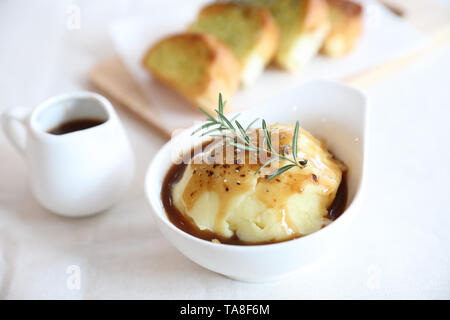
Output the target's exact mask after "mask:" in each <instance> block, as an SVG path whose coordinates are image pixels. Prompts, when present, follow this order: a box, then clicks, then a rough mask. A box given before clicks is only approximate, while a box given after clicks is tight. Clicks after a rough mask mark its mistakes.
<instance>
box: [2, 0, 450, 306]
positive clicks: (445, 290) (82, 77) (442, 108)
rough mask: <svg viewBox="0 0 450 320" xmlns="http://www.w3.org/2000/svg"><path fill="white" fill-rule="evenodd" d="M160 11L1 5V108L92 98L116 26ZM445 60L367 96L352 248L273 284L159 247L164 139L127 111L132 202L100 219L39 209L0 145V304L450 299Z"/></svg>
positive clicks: (420, 66) (127, 199)
mask: <svg viewBox="0 0 450 320" xmlns="http://www.w3.org/2000/svg"><path fill="white" fill-rule="evenodd" d="M171 1H172V2H174V3H175V1H174V0H171ZM157 2H158V1H146V0H142V1H135V0H133V1H88V0H85V1H68V0H67V1H39V2H32V1H16V0H10V1H5V0H4V1H1V2H0V111H1V110H3V109H5V108H6V107H11V106H15V105H24V106H27V107H30V108H31V107H33V106H35V105H37V104H38V103H39V102H41V101H42V100H43V99H45V98H46V97H48V96H51V95H54V94H57V93H61V92H65V91H70V90H74V89H89V88H90V87H89V85H88V84H87V80H86V72H87V71H88V70H89V68H90V67H91V66H92V65H93V64H94V63H95V62H97V61H99V59H102V58H104V57H108V56H110V55H111V54H113V47H112V44H111V42H110V40H109V38H108V33H107V26H108V24H109V22H111V21H113V20H115V19H118V18H123V17H125V16H127V15H130V14H135V13H142V12H143V11H144V10H147V11H148V12H149V14H150V15H151V12H152V10H154V9H153V8H154V6H155V5H156V3H157ZM74 3H75V7H74V5H73V4H74ZM177 3H180V2H179V1H177ZM183 3H185V2H183ZM74 9H75V10H78V9H79V10H80V18H81V19H80V25H79V26H80V28H79V29H78V28H76V27H75V28H74V24H73V23H72V22H73V21H72V22H70V21H69V22H70V23H68V18H69V17H70V16H71V14H72V13H73V10H74ZM75 26H76V24H75ZM449 56H450V44H447V45H444V46H442V47H441V48H440V49H439V50H437V51H435V52H434V53H432V54H429V55H427V56H426V57H423V58H421V59H420V60H418V61H417V62H416V63H415V64H414V65H411V66H410V67H408V68H406V69H403V70H401V71H400V72H397V73H395V74H393V75H392V76H391V77H389V78H388V79H385V80H383V81H382V82H379V83H377V84H375V85H372V86H371V87H370V88H368V89H367V90H366V92H367V94H368V96H369V98H370V99H371V107H372V108H371V111H370V125H371V130H370V141H369V142H370V159H369V166H370V168H369V170H368V176H367V190H366V196H365V201H364V204H363V207H362V211H361V214H360V215H359V217H358V218H357V220H356V222H355V225H354V228H355V233H354V237H353V238H352V239H351V240H350V241H349V242H348V243H346V246H345V247H342V248H336V250H334V251H333V252H332V253H330V254H329V255H326V256H324V257H323V258H322V259H321V260H319V261H317V262H316V263H314V264H312V265H310V266H308V267H307V268H305V269H302V270H300V272H298V274H297V275H295V276H294V277H292V278H289V279H287V280H282V281H279V282H274V283H266V284H247V283H240V282H236V281H232V280H229V279H227V278H224V277H222V276H220V275H217V274H215V273H212V272H210V271H208V270H205V269H203V268H201V267H199V266H197V265H195V264H194V263H192V262H191V261H189V260H188V259H186V258H185V257H184V256H183V255H181V254H180V253H179V252H177V251H176V250H175V249H174V248H173V247H172V246H171V245H170V244H169V243H168V241H166V240H165V239H164V238H163V237H162V236H161V234H160V233H159V231H158V230H157V229H156V227H155V225H154V223H153V221H152V218H151V216H150V213H149V209H148V207H147V204H146V201H145V197H144V191H143V182H144V173H145V170H146V166H147V164H148V162H149V161H150V160H151V159H152V157H153V156H154V154H155V152H156V151H157V150H158V149H159V148H160V147H161V146H162V144H163V143H164V141H163V140H162V139H161V138H160V137H158V136H157V135H156V134H155V133H153V132H152V131H151V130H150V129H148V128H147V127H146V126H145V125H144V124H143V123H141V122H140V121H139V120H137V119H135V118H134V117H132V116H130V115H128V114H127V113H125V112H123V111H122V110H120V109H119V108H117V110H118V111H119V115H120V116H121V119H122V121H123V122H124V124H125V126H126V129H127V131H128V134H129V137H130V140H131V142H132V144H133V147H134V150H135V153H136V161H137V172H136V176H135V178H134V181H133V184H132V186H131V188H130V189H129V190H128V192H127V193H126V195H125V196H124V199H123V201H121V202H120V203H119V204H118V205H117V206H115V207H114V208H113V209H111V210H109V211H107V212H105V213H103V214H101V215H98V216H94V217H91V218H85V219H68V218H62V217H58V216H56V215H53V214H51V213H49V212H47V211H46V210H44V209H42V208H41V207H40V206H39V204H38V203H36V201H35V200H34V199H33V198H32V196H31V194H30V190H29V187H28V182H27V168H26V166H25V163H24V161H23V160H22V159H21V158H20V156H19V155H18V154H17V153H15V152H14V150H13V149H12V147H11V146H10V145H9V144H8V143H7V141H6V139H5V137H4V136H3V135H1V134H0V298H9V299H13V298H19V299H23V298H63V299H64V298H91V299H92V298H100V299H104V298H138V299H140V298H184V299H196V298H216V299H221V298H224V299H233V298H248V299H265V298H274V299H278V298H286V299H299V298H363V299H364V298H447V299H448V298H450V254H449V253H450V232H449V230H450V197H449V194H450V192H449V191H450V128H449V120H450V105H449V103H450V102H449V101H450V90H449V84H450V59H449ZM330 245H332V244H330ZM268 258H270V257H268ZM77 280H79V281H77Z"/></svg>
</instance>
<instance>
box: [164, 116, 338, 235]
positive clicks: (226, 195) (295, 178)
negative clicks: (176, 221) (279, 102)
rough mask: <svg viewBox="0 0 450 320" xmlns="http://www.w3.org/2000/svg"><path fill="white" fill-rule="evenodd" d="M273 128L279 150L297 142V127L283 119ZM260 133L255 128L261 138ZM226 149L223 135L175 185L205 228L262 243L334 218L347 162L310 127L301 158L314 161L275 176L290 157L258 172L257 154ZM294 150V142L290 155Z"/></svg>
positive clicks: (302, 135)
mask: <svg viewBox="0 0 450 320" xmlns="http://www.w3.org/2000/svg"><path fill="white" fill-rule="evenodd" d="M268 129H269V130H271V132H272V139H274V141H276V137H279V139H278V140H279V143H278V144H276V148H278V149H279V150H281V149H282V148H283V147H284V146H285V145H287V144H290V143H291V141H292V135H293V131H294V126H291V125H280V124H277V125H273V126H270V127H269V128H268ZM259 135H260V132H259V131H255V135H254V136H255V139H256V140H255V141H257V140H258V136H259ZM259 139H261V137H259ZM226 148H227V146H226V145H224V142H223V141H222V140H216V141H214V142H213V143H211V144H210V145H208V147H207V148H206V150H204V151H203V152H202V153H201V154H197V155H196V156H195V157H194V158H193V159H191V161H190V163H189V164H188V165H187V167H186V170H185V171H184V173H183V175H182V177H181V179H180V180H179V182H178V183H177V184H175V185H174V187H173V190H172V198H173V203H174V205H175V207H176V208H177V209H178V210H179V211H180V212H181V213H182V214H184V215H185V216H187V217H189V218H190V219H191V220H192V221H193V222H194V224H195V225H196V226H197V227H198V228H199V229H200V230H209V231H211V232H214V233H215V234H217V235H219V236H220V237H224V238H231V237H233V236H237V237H238V238H239V240H241V241H244V242H249V243H259V242H270V241H282V240H287V239H291V238H295V237H299V236H302V235H306V234H309V233H312V232H314V231H317V230H319V229H320V228H322V227H323V226H325V225H327V224H328V223H329V222H330V220H329V219H328V218H327V215H328V207H329V206H330V205H331V203H332V202H333V200H334V198H335V195H336V192H337V190H338V187H339V184H340V183H341V179H342V172H343V170H345V166H344V165H343V164H342V163H341V162H339V161H338V160H336V159H335V158H333V156H332V155H331V154H330V153H329V152H328V151H327V149H326V147H325V145H324V144H323V143H322V142H321V141H320V140H318V139H316V138H315V137H313V136H312V135H311V134H310V133H309V132H307V131H306V130H303V129H300V131H299V137H298V158H299V159H305V160H308V163H307V165H306V167H305V168H303V169H302V168H299V167H294V168H292V169H290V170H288V171H286V172H285V173H283V174H281V175H279V176H277V177H276V178H274V179H272V180H267V175H269V174H271V173H272V172H274V171H275V170H276V169H277V168H279V167H280V166H283V165H285V164H287V163H286V160H284V161H282V162H281V163H280V162H278V161H276V162H273V163H272V164H271V165H270V166H267V167H266V168H264V170H262V171H260V172H259V173H257V174H255V172H256V170H257V169H258V168H259V167H260V165H261V163H258V162H255V161H253V162H252V159H253V160H255V159H257V158H254V157H255V155H254V154H252V153H251V152H248V151H245V152H243V151H242V150H238V151H237V152H236V150H235V152H233V151H232V152H227V153H225V152H224V150H226ZM231 148H232V147H231ZM228 150H229V148H228ZM231 150H233V148H232V149H231ZM291 150H292V149H291V147H290V146H289V147H288V148H287V151H288V154H291ZM230 154H231V157H230ZM225 158H226V160H227V161H225V163H224V164H220V163H223V160H224V159H225ZM219 160H222V161H219Z"/></svg>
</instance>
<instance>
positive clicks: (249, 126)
mask: <svg viewBox="0 0 450 320" xmlns="http://www.w3.org/2000/svg"><path fill="white" fill-rule="evenodd" d="M258 120H259V118H256V119H255V120H253V121H252V122H250V124H249V125H248V126H247V129H245V132H247V131H248V130H249V129H250V128H251V127H252V125H254V124H255V122H256V121H258Z"/></svg>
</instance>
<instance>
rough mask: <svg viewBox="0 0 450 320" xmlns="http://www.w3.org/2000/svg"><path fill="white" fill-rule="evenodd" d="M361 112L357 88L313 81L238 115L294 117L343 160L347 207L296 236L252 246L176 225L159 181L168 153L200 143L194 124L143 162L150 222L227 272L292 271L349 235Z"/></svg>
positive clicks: (258, 277)
mask: <svg viewBox="0 0 450 320" xmlns="http://www.w3.org/2000/svg"><path fill="white" fill-rule="evenodd" d="M367 113H368V112H367V101H366V98H365V96H364V95H363V94H362V93H361V92H360V91H358V90H356V89H353V88H351V87H348V86H345V85H342V84H338V83H334V82H327V81H313V82H309V83H307V84H305V85H303V86H301V87H299V88H296V89H294V90H290V91H288V92H286V93H285V94H282V95H280V96H278V97H276V98H274V99H271V100H270V101H267V103H264V105H262V106H255V107H254V108H253V109H251V110H248V111H245V112H244V113H243V114H242V115H241V116H240V117H239V119H240V121H241V122H242V123H243V124H246V123H248V122H249V121H251V120H253V119H254V118H257V117H259V118H264V119H265V120H266V121H267V122H268V123H269V124H273V123H276V122H279V123H295V121H296V120H299V121H300V125H301V126H302V127H304V128H305V129H307V130H309V131H310V132H311V133H312V134H314V135H315V136H317V137H319V138H321V139H324V140H325V141H326V144H327V146H328V148H329V149H330V150H331V151H332V152H333V153H334V154H335V155H336V156H337V157H338V158H339V159H341V160H343V161H344V162H345V163H346V164H347V165H348V167H349V172H348V175H347V182H348V199H347V208H346V210H345V211H344V213H343V214H342V215H341V216H340V217H339V218H338V219H337V220H336V221H334V222H333V223H331V224H330V225H329V226H327V227H325V228H323V229H321V230H319V231H317V232H315V233H312V234H310V235H307V236H304V237H302V238H298V239H294V240H290V241H285V242H281V243H275V244H267V245H253V246H238V245H227V244H217V243H212V242H209V241H205V240H202V239H199V238H196V237H194V236H191V235H190V234H187V233H185V232H184V231H182V230H180V229H178V228H177V227H176V226H174V225H173V224H172V223H171V222H170V220H169V219H168V217H167V215H166V212H165V210H164V207H163V204H162V201H161V186H162V182H163V180H164V177H165V175H166V173H167V170H168V169H169V168H170V166H171V165H172V162H171V159H173V158H174V157H175V156H176V155H177V154H179V153H180V152H182V151H187V150H189V149H191V148H192V146H193V145H195V144H198V143H200V140H199V139H198V140H195V139H194V140H193V139H192V137H190V134H191V132H192V130H193V129H194V128H195V127H192V128H189V129H187V130H186V131H184V132H183V133H181V134H180V135H177V136H176V137H175V138H173V139H171V141H169V142H168V143H167V144H166V145H164V146H163V147H162V149H161V150H160V151H159V152H158V154H157V155H156V156H155V158H154V159H153V161H152V162H151V164H150V166H149V168H148V171H147V176H146V181H145V188H146V194H147V198H148V201H149V203H150V206H151V208H152V213H153V216H154V218H155V221H156V224H157V225H158V227H159V229H160V230H161V232H162V233H163V235H164V236H165V237H166V238H167V239H168V240H169V241H170V242H171V243H172V244H173V245H174V246H175V247H176V248H177V249H178V250H179V251H180V252H181V253H183V254H184V255H185V256H186V257H188V258H189V259H191V260H192V261H194V262H196V263H198V264H199V265H201V266H203V267H205V268H207V269H209V270H212V271H215V272H218V273H221V274H223V275H226V276H228V277H230V278H233V279H236V280H241V281H248V282H261V281H270V280H275V279H278V278H280V277H283V276H285V275H288V274H290V273H292V272H293V271H295V270H296V269H299V268H300V267H302V266H304V265H306V264H308V263H310V262H312V261H314V260H315V259H317V258H318V257H319V256H321V255H322V254H324V253H325V252H326V250H328V249H329V248H331V247H335V246H336V245H338V242H339V240H340V239H342V238H343V237H349V236H351V229H349V228H350V224H351V221H352V220H353V217H354V216H355V215H356V214H357V212H358V211H359V205H360V201H361V200H360V199H361V189H362V185H363V183H362V182H363V176H364V174H363V173H364V170H365V167H366V166H365V159H366V150H367V145H366V144H367V120H366V119H367ZM244 127H245V125H244ZM330 244H333V245H330Z"/></svg>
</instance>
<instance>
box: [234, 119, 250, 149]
mask: <svg viewBox="0 0 450 320" xmlns="http://www.w3.org/2000/svg"><path fill="white" fill-rule="evenodd" d="M234 123H236V127H238V129H239V131H240V132H241V134H242V137H243V138H244V139H245V141H246V142H247V144H249V143H250V138H249V136H248V135H247V132H245V130H244V128H243V127H242V126H241V124H240V123H239V121H237V120H235V122H234Z"/></svg>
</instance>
